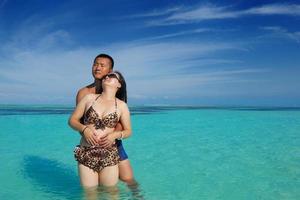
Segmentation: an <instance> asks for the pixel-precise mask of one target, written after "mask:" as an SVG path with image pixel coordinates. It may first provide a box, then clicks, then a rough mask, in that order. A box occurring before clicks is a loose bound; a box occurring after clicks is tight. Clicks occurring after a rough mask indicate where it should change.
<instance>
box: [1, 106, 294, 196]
mask: <svg viewBox="0 0 300 200" xmlns="http://www.w3.org/2000/svg"><path fill="white" fill-rule="evenodd" d="M71 111H72V108H70V107H63V106H60V107H57V106H48V107H45V106H30V107H28V106H27V107H24V106H5V105H2V106H0V130H1V131H0V136H1V140H0V158H1V164H0V185H1V190H0V199H1V200H2V199H3V200H6V199H9V200H10V199H12V200H13V199H81V198H82V191H81V188H80V186H79V181H78V175H77V166H76V162H75V160H74V158H73V153H72V151H73V148H74V146H75V145H76V144H77V143H78V142H79V134H78V133H76V132H75V131H73V130H72V129H70V128H69V127H68V125H67V120H68V117H69V115H70V112H71ZM131 112H132V125H133V131H134V132H133V136H132V137H131V138H129V139H126V140H124V142H123V143H124V146H125V149H126V151H127V153H128V155H129V157H130V161H131V163H132V166H133V168H134V173H135V177H136V179H137V181H138V182H139V184H140V187H139V192H140V196H143V197H144V199H149V200H152V199H153V200H156V199H157V200H161V199H163V200H168V199H170V200H171V199H191V200H192V199H195V200H196V199H197V200H198V199H228V200H232V199H300V190H299V188H300V109H293V108H289V109H275V108H274V109H267V108H247V109H240V108H196V107H133V108H131ZM118 187H119V188H120V199H134V197H133V195H132V194H131V192H130V190H129V189H128V188H127V187H126V186H125V184H123V183H119V185H118Z"/></svg>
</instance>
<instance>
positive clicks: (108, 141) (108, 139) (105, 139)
mask: <svg viewBox="0 0 300 200" xmlns="http://www.w3.org/2000/svg"><path fill="white" fill-rule="evenodd" d="M115 140H116V138H115V137H114V136H113V134H109V133H105V134H104V135H103V136H101V137H100V140H99V142H98V144H99V146H100V147H102V148H108V147H111V146H112V145H113V144H114V143H115Z"/></svg>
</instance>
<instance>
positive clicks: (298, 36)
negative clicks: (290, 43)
mask: <svg viewBox="0 0 300 200" xmlns="http://www.w3.org/2000/svg"><path fill="white" fill-rule="evenodd" d="M261 29H263V30H266V31H269V32H271V33H272V34H271V36H273V37H281V38H287V39H291V40H294V41H296V42H298V43H300V31H297V32H289V31H288V30H286V29H285V28H282V27H279V26H265V27H262V28H261ZM269 36H270V35H268V37H269Z"/></svg>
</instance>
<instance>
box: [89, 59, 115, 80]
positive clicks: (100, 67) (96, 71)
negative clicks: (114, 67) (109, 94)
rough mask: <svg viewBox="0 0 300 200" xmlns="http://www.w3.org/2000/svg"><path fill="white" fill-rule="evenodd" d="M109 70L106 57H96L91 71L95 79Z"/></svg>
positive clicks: (108, 62)
mask: <svg viewBox="0 0 300 200" xmlns="http://www.w3.org/2000/svg"><path fill="white" fill-rule="evenodd" d="M109 72H111V63H110V60H109V59H108V58H101V57H100V58H97V59H96V61H95V62H94V64H93V68H92V73H93V77H94V78H95V79H102V78H103V76H105V75H106V74H108V73H109Z"/></svg>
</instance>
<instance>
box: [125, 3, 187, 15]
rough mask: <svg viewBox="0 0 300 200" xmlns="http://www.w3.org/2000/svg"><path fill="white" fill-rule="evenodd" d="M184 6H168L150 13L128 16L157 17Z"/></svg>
mask: <svg viewBox="0 0 300 200" xmlns="http://www.w3.org/2000/svg"><path fill="white" fill-rule="evenodd" d="M182 9H183V7H182V6H177V7H172V8H167V9H164V10H153V11H151V12H148V13H143V14H135V15H130V16H128V18H136V17H157V16H163V15H168V14H170V13H173V12H176V11H180V10H182Z"/></svg>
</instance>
